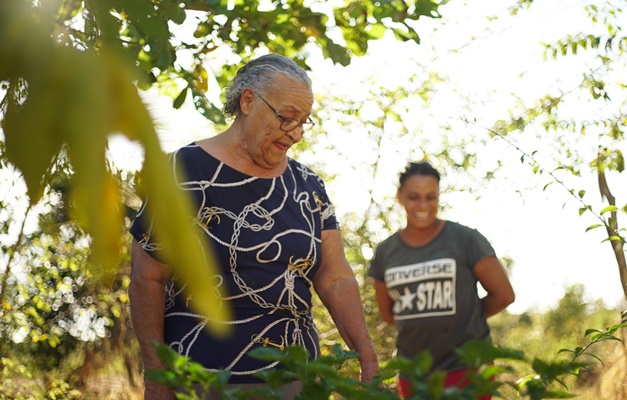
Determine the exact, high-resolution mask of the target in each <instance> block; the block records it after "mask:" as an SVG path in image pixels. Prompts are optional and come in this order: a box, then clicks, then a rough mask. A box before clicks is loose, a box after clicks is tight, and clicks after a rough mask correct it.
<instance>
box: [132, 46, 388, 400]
mask: <svg viewBox="0 0 627 400" xmlns="http://www.w3.org/2000/svg"><path fill="white" fill-rule="evenodd" d="M313 100H314V99H313V93H312V88H311V80H310V79H309V77H308V76H307V74H306V72H305V71H304V70H303V69H302V68H300V67H299V66H298V65H297V64H296V63H294V62H293V61H292V60H289V59H287V58H285V57H283V56H280V55H276V54H270V55H266V56H262V57H259V58H257V59H255V60H252V61H250V62H249V63H248V64H246V65H245V66H243V67H242V68H241V69H240V70H239V72H238V73H237V76H236V77H235V79H234V80H233V82H232V84H231V85H230V86H229V88H228V90H227V93H226V104H225V106H224V112H225V114H226V115H227V116H234V117H235V118H234V121H233V123H232V125H231V126H230V127H229V128H228V129H227V130H226V131H224V132H222V133H220V134H218V135H216V136H213V137H209V138H207V139H203V140H200V141H197V142H195V143H192V144H189V145H187V146H185V147H182V148H180V149H179V150H177V151H175V152H174V153H173V154H172V156H171V160H172V162H173V163H176V164H177V165H178V166H179V167H180V170H181V171H182V173H181V176H177V180H178V185H179V187H180V188H181V190H185V191H187V192H188V193H190V195H191V196H193V198H194V201H195V205H196V206H197V207H198V218H197V220H196V221H195V222H196V223H197V224H198V225H199V226H201V227H202V229H203V232H204V235H205V239H206V240H208V241H209V242H210V243H211V245H212V247H213V249H214V251H215V253H216V256H217V259H218V262H219V264H220V266H219V268H220V276H218V277H216V281H217V282H219V284H220V285H224V288H225V291H224V292H225V293H228V295H227V297H226V298H225V299H224V300H225V301H228V302H229V303H230V305H231V308H232V309H233V314H234V317H233V320H232V321H229V323H230V324H232V326H233V327H234V329H233V332H232V335H230V336H229V337H227V338H225V339H220V338H216V337H213V336H211V335H210V334H208V333H207V331H206V330H205V329H203V327H204V323H203V317H202V316H201V315H196V314H194V312H193V311H192V310H190V309H188V308H187V305H188V304H187V302H186V299H185V298H184V297H183V296H182V295H181V293H180V290H181V287H182V286H183V285H184V284H185V283H184V282H179V281H177V279H176V277H173V276H171V274H170V271H169V269H168V267H167V266H166V265H164V264H162V263H160V262H159V261H158V255H157V254H156V253H155V252H154V251H153V249H155V248H157V247H158V245H157V246H156V245H155V244H156V243H154V238H153V237H152V231H151V229H150V226H151V224H150V221H148V220H147V219H148V218H147V217H145V213H144V210H145V209H146V207H150V201H145V202H144V205H143V206H142V209H141V210H140V213H139V214H138V217H137V219H136V220H135V221H134V223H133V226H132V227H131V234H132V235H133V237H134V238H135V240H134V241H133V249H132V279H131V284H130V287H129V295H130V298H131V316H132V321H133V325H134V328H135V332H136V335H137V338H138V340H139V343H140V346H141V352H142V358H143V361H144V367H145V369H155V368H160V367H161V366H162V365H161V363H160V360H159V359H158V357H157V356H156V354H155V351H154V349H153V347H152V346H151V343H152V342H153V341H156V342H161V343H167V344H169V345H170V346H171V347H172V348H174V349H175V350H176V351H177V352H178V353H179V354H182V355H187V356H189V357H191V359H192V360H194V361H196V362H199V363H201V364H202V365H203V366H205V367H206V368H207V369H208V370H210V371H221V370H228V371H230V372H231V379H230V382H229V383H230V384H234V385H239V386H242V387H244V388H249V387H255V386H256V385H259V384H260V382H261V381H260V380H259V379H257V378H255V377H254V376H253V374H254V373H256V372H258V371H262V370H265V369H268V368H272V367H274V366H275V365H274V364H272V363H269V362H266V361H261V360H257V359H254V358H252V357H249V356H248V355H247V352H248V351H249V350H250V349H253V348H255V347H257V346H262V345H272V346H275V347H279V348H282V347H283V346H288V345H300V346H303V347H304V348H305V349H307V351H308V352H309V354H310V356H311V358H315V357H317V356H318V355H319V354H320V348H319V342H318V335H317V332H316V329H315V326H314V321H313V318H312V310H311V308H312V301H311V300H312V299H311V295H312V294H311V288H313V289H314V290H315V291H316V293H317V294H318V296H319V297H320V299H321V300H322V302H323V303H324V305H325V306H326V307H327V308H328V310H329V312H330V314H331V316H332V318H333V320H334V322H335V324H336V325H337V328H338V330H339V332H340V334H341V335H342V337H343V339H344V340H345V342H346V343H347V345H348V346H349V347H350V348H351V349H354V350H356V351H357V352H358V353H359V354H360V356H359V362H360V365H361V373H362V379H363V380H365V381H369V380H370V379H371V378H372V377H373V376H374V375H375V374H376V373H377V372H378V361H377V356H376V354H375V351H374V347H373V345H372V341H371V338H370V335H369V333H368V330H367V327H366V323H365V318H364V314H363V308H362V302H361V299H360V295H359V289H358V285H357V281H356V279H355V276H354V274H353V271H352V269H351V267H350V265H349V263H348V262H347V260H346V257H345V253H344V248H343V244H342V236H341V232H340V230H339V226H338V222H337V219H336V217H335V214H334V210H333V206H332V204H331V202H330V201H329V198H328V196H327V193H326V191H325V187H324V183H323V181H322V180H321V179H320V177H318V176H317V175H316V174H315V173H314V172H313V171H312V170H310V169H309V168H307V167H306V166H304V165H302V164H300V163H298V162H297V161H295V160H293V159H291V158H289V157H288V156H287V152H288V150H289V149H290V147H291V146H292V145H294V144H296V143H298V142H299V141H300V140H301V139H302V137H303V134H304V133H305V130H306V129H307V128H309V127H311V126H313V125H314V122H313V121H312V120H311V118H310V114H311V108H312V105H313ZM283 389H284V392H283V395H284V398H292V397H293V396H295V395H296V394H298V393H299V391H300V386H299V383H298V382H297V383H295V384H292V385H289V386H286V387H284V388H283ZM145 396H146V399H151V400H154V399H171V398H174V395H173V392H172V391H171V390H170V389H167V388H165V387H162V386H160V385H156V384H155V383H153V382H150V381H146V394H145Z"/></svg>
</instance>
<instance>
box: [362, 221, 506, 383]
mask: <svg viewBox="0 0 627 400" xmlns="http://www.w3.org/2000/svg"><path fill="white" fill-rule="evenodd" d="M489 256H495V252H494V249H493V248H492V246H491V245H490V243H489V242H488V240H487V239H486V238H485V237H484V236H483V235H481V234H480V233H479V232H478V231H476V230H475V229H471V228H468V227H466V226H464V225H461V224H458V223H456V222H451V221H446V222H445V224H444V227H443V228H442V231H441V232H440V233H439V234H438V235H437V236H436V237H435V238H434V239H433V240H432V241H431V242H429V243H427V244H426V245H424V246H419V247H411V246H409V245H408V244H406V243H405V242H403V240H402V239H401V237H400V234H399V232H396V233H394V234H393V235H392V236H390V237H388V238H387V239H385V240H384V241H383V242H381V243H380V244H379V245H378V246H377V248H376V250H375V254H374V257H373V259H372V261H371V263H370V268H369V270H368V276H370V277H372V278H374V279H376V280H379V281H382V282H385V284H386V287H387V290H388V294H389V296H390V298H391V299H392V300H394V307H393V313H394V319H395V324H396V328H397V332H398V335H397V338H396V346H397V349H398V352H397V356H399V357H404V358H409V359H414V358H415V356H416V355H417V354H418V353H420V352H422V351H424V350H429V351H430V354H431V356H432V358H433V366H432V371H436V370H445V371H448V372H450V371H455V370H459V369H463V368H466V367H467V366H466V365H464V364H463V363H462V362H461V360H460V359H459V356H458V355H457V354H455V351H454V350H455V348H457V347H460V346H461V345H463V344H464V343H466V342H467V341H470V340H490V328H489V327H488V324H487V322H486V315H485V312H484V309H483V306H482V303H481V300H480V299H479V295H478V293H477V278H476V277H475V275H474V273H473V268H474V266H475V265H476V264H477V262H478V261H480V260H481V259H483V258H485V257H489Z"/></svg>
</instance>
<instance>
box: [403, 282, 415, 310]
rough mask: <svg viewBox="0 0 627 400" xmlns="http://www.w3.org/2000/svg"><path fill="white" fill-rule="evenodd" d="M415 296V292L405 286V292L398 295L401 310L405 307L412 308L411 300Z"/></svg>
mask: <svg viewBox="0 0 627 400" xmlns="http://www.w3.org/2000/svg"><path fill="white" fill-rule="evenodd" d="M415 298H416V293H411V292H410V291H409V289H408V288H407V287H405V294H403V295H402V296H400V300H401V310H404V309H406V308H408V309H410V310H411V309H413V308H414V307H413V304H412V301H413V300H414V299H415Z"/></svg>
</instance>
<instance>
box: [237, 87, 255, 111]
mask: <svg viewBox="0 0 627 400" xmlns="http://www.w3.org/2000/svg"><path fill="white" fill-rule="evenodd" d="M254 99H255V93H254V92H253V91H252V89H251V88H248V87H247V88H244V90H242V94H241V96H240V97H239V108H240V109H241V110H242V114H244V115H248V114H249V113H250V110H251V108H252V104H253V100H254Z"/></svg>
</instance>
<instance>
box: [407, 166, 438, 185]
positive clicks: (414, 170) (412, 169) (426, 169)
mask: <svg viewBox="0 0 627 400" xmlns="http://www.w3.org/2000/svg"><path fill="white" fill-rule="evenodd" d="M412 175H426V176H432V177H434V178H435V179H436V180H437V181H438V184H440V173H439V172H438V170H437V169H435V168H433V166H431V164H429V163H428V162H426V161H420V162H409V163H407V166H406V167H405V170H404V171H403V172H401V175H400V176H399V179H398V183H399V186H398V188H399V189H401V188H402V187H403V185H404V184H405V181H406V180H407V178H409V177H410V176H412Z"/></svg>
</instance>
